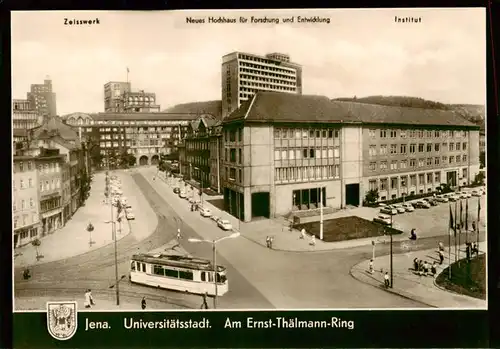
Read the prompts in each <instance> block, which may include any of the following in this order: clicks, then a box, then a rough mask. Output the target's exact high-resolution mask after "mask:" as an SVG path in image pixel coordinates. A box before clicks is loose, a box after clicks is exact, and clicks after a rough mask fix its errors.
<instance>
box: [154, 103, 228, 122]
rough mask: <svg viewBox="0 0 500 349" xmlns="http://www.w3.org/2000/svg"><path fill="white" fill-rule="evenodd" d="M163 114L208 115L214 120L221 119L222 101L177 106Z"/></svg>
mask: <svg viewBox="0 0 500 349" xmlns="http://www.w3.org/2000/svg"><path fill="white" fill-rule="evenodd" d="M163 112H164V113H190V114H198V115H202V114H210V115H212V116H213V117H214V118H216V119H221V117H222V101H220V100H215V101H205V102H191V103H183V104H177V105H174V106H173V107H170V108H167V109H165V110H164V111H163Z"/></svg>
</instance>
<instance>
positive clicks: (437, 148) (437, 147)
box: [434, 143, 439, 151]
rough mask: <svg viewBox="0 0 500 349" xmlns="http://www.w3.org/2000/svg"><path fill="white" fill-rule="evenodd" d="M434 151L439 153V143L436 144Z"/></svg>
mask: <svg viewBox="0 0 500 349" xmlns="http://www.w3.org/2000/svg"><path fill="white" fill-rule="evenodd" d="M434 151H439V143H436V144H434Z"/></svg>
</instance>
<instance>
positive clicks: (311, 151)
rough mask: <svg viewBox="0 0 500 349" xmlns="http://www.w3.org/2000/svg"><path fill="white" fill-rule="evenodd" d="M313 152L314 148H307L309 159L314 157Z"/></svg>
mask: <svg viewBox="0 0 500 349" xmlns="http://www.w3.org/2000/svg"><path fill="white" fill-rule="evenodd" d="M314 154H315V152H314V149H312V148H311V149H309V157H310V158H311V159H314V157H315V156H314Z"/></svg>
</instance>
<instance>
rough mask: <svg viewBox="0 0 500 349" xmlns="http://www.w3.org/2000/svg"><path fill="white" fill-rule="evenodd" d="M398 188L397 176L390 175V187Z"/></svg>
mask: <svg viewBox="0 0 500 349" xmlns="http://www.w3.org/2000/svg"><path fill="white" fill-rule="evenodd" d="M397 188H398V177H392V178H391V189H397Z"/></svg>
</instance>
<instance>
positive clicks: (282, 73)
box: [239, 62, 296, 80]
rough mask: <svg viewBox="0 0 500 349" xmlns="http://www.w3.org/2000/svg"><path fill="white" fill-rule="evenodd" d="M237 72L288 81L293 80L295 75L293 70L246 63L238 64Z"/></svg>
mask: <svg viewBox="0 0 500 349" xmlns="http://www.w3.org/2000/svg"><path fill="white" fill-rule="evenodd" d="M268 64H269V63H268ZM239 72H240V74H241V73H250V74H252V73H254V74H259V75H263V76H269V77H273V78H280V79H290V80H295V75H296V72H295V70H294V69H281V68H277V67H276V66H267V65H264V64H252V63H246V62H240V68H239Z"/></svg>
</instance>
